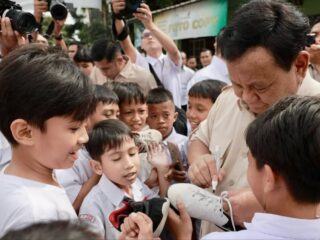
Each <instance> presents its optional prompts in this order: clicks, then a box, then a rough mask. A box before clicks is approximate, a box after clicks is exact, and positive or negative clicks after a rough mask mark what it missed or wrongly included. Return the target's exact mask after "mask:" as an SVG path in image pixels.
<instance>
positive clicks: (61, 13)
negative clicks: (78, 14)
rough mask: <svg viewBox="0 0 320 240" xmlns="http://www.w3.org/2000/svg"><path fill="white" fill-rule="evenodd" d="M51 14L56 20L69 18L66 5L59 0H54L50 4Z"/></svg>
mask: <svg viewBox="0 0 320 240" xmlns="http://www.w3.org/2000/svg"><path fill="white" fill-rule="evenodd" d="M50 12H51V16H52V17H53V18H54V19H56V20H64V19H66V18H67V15H68V10H67V8H66V6H65V5H64V4H63V3H62V2H60V1H57V0H52V1H51V5H50Z"/></svg>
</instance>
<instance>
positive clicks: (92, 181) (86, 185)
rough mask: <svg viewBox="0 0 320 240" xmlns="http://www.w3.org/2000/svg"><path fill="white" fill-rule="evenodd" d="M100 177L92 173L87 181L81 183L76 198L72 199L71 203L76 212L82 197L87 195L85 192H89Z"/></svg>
mask: <svg viewBox="0 0 320 240" xmlns="http://www.w3.org/2000/svg"><path fill="white" fill-rule="evenodd" d="M100 177H101V175H98V174H96V173H93V175H92V176H91V177H90V178H89V179H88V181H86V182H85V183H84V184H83V185H82V187H81V189H80V191H79V193H78V195H77V197H76V199H75V200H74V202H73V204H72V206H73V208H74V209H75V211H76V212H77V213H78V212H79V209H80V207H81V204H82V202H83V199H84V198H85V197H86V196H87V194H88V193H89V192H90V190H91V189H92V188H93V187H94V186H95V185H96V184H97V183H98V182H99V180H100Z"/></svg>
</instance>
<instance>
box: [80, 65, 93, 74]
mask: <svg viewBox="0 0 320 240" xmlns="http://www.w3.org/2000/svg"><path fill="white" fill-rule="evenodd" d="M78 66H79V68H80V70H81V71H82V72H83V73H84V74H85V75H86V76H90V74H91V71H92V68H93V63H92V62H79V63H78Z"/></svg>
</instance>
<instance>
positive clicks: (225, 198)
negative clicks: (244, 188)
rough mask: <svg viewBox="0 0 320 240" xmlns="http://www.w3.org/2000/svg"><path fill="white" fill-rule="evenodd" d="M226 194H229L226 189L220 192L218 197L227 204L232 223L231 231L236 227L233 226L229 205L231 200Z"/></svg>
mask: <svg viewBox="0 0 320 240" xmlns="http://www.w3.org/2000/svg"><path fill="white" fill-rule="evenodd" d="M228 195H229V194H228V192H227V191H223V192H221V194H220V197H221V199H222V201H225V202H226V203H227V205H228V208H229V212H230V219H231V225H232V228H233V231H236V227H235V224H234V219H233V212H232V205H231V202H230V200H229V196H228Z"/></svg>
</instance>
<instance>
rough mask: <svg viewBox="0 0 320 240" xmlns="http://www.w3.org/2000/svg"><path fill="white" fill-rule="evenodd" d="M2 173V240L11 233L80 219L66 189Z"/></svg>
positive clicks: (0, 214)
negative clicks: (29, 227) (31, 226)
mask: <svg viewBox="0 0 320 240" xmlns="http://www.w3.org/2000/svg"><path fill="white" fill-rule="evenodd" d="M4 170H5V168H4V169H2V171H1V172H0V199H1V204H0V237H1V236H3V235H4V234H5V233H6V232H7V231H8V230H11V229H18V228H23V227H26V226H27V225H30V224H33V223H37V222H43V221H52V220H68V219H77V215H76V213H75V211H74V209H73V207H72V205H71V204H70V202H69V199H68V197H67V194H66V192H65V190H64V189H63V188H59V187H56V186H53V185H48V184H44V183H40V182H36V181H33V180H29V179H26V178H21V177H17V176H13V175H8V174H4Z"/></svg>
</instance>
